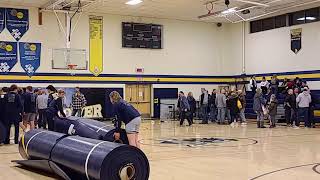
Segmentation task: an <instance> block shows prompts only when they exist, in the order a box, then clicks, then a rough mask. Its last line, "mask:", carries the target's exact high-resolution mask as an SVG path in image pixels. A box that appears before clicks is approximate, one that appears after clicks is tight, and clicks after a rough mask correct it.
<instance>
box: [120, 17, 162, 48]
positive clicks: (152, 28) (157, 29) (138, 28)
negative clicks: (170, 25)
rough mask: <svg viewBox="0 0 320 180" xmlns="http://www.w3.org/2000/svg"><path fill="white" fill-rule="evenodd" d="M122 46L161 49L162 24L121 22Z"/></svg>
mask: <svg viewBox="0 0 320 180" xmlns="http://www.w3.org/2000/svg"><path fill="white" fill-rule="evenodd" d="M122 47H124V48H146V49H162V25H157V24H142V23H131V22H123V23H122Z"/></svg>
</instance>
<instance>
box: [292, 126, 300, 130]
mask: <svg viewBox="0 0 320 180" xmlns="http://www.w3.org/2000/svg"><path fill="white" fill-rule="evenodd" d="M292 127H293V129H300V128H299V127H298V126H296V125H294V126H292Z"/></svg>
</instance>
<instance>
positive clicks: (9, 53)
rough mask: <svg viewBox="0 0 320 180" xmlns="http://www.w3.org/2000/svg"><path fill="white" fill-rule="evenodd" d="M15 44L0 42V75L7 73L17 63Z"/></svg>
mask: <svg viewBox="0 0 320 180" xmlns="http://www.w3.org/2000/svg"><path fill="white" fill-rule="evenodd" d="M17 48H18V47H17V43H15V42H6V41H0V73H1V74H4V73H8V72H10V71H11V69H12V68H13V67H14V66H15V65H16V64H17V62H18V49H17Z"/></svg>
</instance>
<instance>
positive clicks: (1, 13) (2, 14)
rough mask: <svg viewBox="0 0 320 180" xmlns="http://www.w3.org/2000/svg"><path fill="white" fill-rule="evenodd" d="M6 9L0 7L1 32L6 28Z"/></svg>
mask: <svg viewBox="0 0 320 180" xmlns="http://www.w3.org/2000/svg"><path fill="white" fill-rule="evenodd" d="M4 17H5V9H4V8H0V33H1V32H2V31H3V30H4Z"/></svg>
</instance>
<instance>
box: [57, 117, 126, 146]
mask: <svg viewBox="0 0 320 180" xmlns="http://www.w3.org/2000/svg"><path fill="white" fill-rule="evenodd" d="M54 122H55V132H60V133H64V134H70V135H78V136H81V137H87V138H91V139H98V140H104V141H110V142H114V141H115V139H114V136H113V135H114V133H115V127H114V126H112V125H107V124H105V123H103V122H100V121H96V120H92V119H85V118H79V117H68V118H55V119H54ZM119 142H120V143H122V144H129V141H128V137H127V133H126V131H125V130H124V129H121V131H120V141H119Z"/></svg>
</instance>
